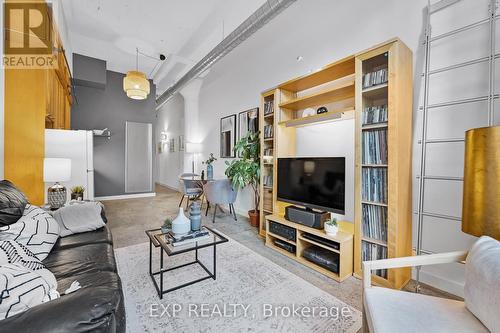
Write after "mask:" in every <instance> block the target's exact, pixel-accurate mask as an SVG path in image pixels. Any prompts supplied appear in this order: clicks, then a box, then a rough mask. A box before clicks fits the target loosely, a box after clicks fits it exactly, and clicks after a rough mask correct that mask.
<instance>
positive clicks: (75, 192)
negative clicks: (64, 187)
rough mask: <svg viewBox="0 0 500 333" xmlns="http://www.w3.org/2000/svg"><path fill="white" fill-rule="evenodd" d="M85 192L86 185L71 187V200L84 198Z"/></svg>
mask: <svg viewBox="0 0 500 333" xmlns="http://www.w3.org/2000/svg"><path fill="white" fill-rule="evenodd" d="M83 192H85V187H83V186H75V187H72V188H71V200H78V201H82V200H83Z"/></svg>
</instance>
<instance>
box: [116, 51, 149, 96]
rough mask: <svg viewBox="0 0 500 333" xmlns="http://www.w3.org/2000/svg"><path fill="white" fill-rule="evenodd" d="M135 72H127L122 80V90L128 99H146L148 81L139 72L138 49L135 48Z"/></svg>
mask: <svg viewBox="0 0 500 333" xmlns="http://www.w3.org/2000/svg"><path fill="white" fill-rule="evenodd" d="M135 51H136V56H135V69H136V70H135V71H128V72H127V76H125V77H124V78H123V90H124V91H125V93H126V94H127V96H128V97H129V98H132V99H137V100H142V99H146V98H147V97H148V95H149V92H150V87H149V81H148V79H147V78H146V75H145V74H144V73H143V72H140V71H139V49H138V48H136V49H135Z"/></svg>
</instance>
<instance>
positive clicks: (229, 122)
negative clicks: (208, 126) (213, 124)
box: [220, 114, 236, 158]
mask: <svg viewBox="0 0 500 333" xmlns="http://www.w3.org/2000/svg"><path fill="white" fill-rule="evenodd" d="M235 143H236V115H235V114H233V115H230V116H227V117H224V118H221V120H220V157H221V158H233V157H236V155H235V152H234V145H235Z"/></svg>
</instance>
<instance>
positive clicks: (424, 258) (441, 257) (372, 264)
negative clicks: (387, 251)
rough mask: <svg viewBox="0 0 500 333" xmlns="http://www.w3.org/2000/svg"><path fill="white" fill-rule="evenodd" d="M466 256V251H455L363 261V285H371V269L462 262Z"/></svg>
mask: <svg viewBox="0 0 500 333" xmlns="http://www.w3.org/2000/svg"><path fill="white" fill-rule="evenodd" d="M466 257H467V251H455V252H446V253H436V254H427V255H421V256H412V257H401V258H391V259H381V260H372V261H363V287H364V288H369V287H371V278H372V274H371V273H372V270H376V269H389V268H399V267H414V266H426V265H437V264H448V263H452V262H462V261H464V260H465V258H466Z"/></svg>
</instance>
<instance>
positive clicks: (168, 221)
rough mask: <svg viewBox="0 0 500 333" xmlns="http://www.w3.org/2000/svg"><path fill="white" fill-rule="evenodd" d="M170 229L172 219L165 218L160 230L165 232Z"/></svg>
mask: <svg viewBox="0 0 500 333" xmlns="http://www.w3.org/2000/svg"><path fill="white" fill-rule="evenodd" d="M170 230H172V220H171V219H169V218H166V219H165V221H163V225H162V226H161V232H162V233H164V234H166V233H167V232H169V231H170Z"/></svg>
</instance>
